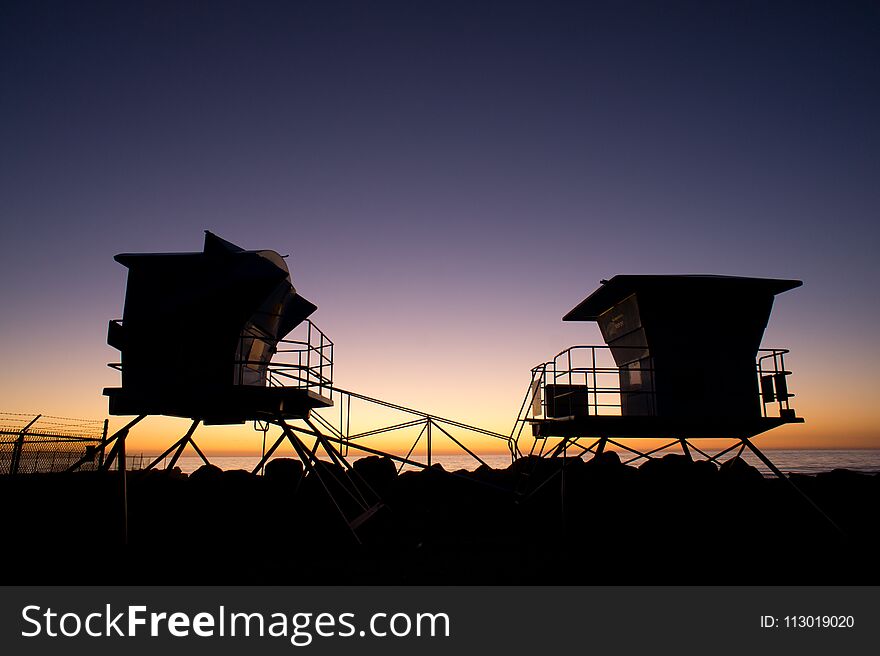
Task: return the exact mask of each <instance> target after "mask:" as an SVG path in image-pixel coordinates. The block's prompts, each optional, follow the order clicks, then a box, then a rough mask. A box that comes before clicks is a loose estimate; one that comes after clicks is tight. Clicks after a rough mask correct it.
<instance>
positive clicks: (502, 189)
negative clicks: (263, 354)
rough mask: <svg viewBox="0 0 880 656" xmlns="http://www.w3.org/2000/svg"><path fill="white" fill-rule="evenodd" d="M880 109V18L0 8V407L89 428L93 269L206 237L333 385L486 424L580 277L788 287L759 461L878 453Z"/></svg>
mask: <svg viewBox="0 0 880 656" xmlns="http://www.w3.org/2000/svg"><path fill="white" fill-rule="evenodd" d="M878 117H880V5H878V4H877V3H876V2H867V1H865V2H803V1H798V2H706V1H700V2H636V1H634V0H633V1H628V0H617V1H609V2H582V3H576V2H570V1H565V2H553V1H549V0H540V1H535V2H515V1H511V0H505V1H498V2H490V1H485V0H483V1H479V2H475V1H474V0H469V1H457V0H443V1H417V0H408V1H401V2H385V1H376V2H353V1H352V2H334V1H332V0H314V1H311V2H296V1H290V2H208V3H206V2H185V1H179V0H178V1H174V2H143V3H141V2H32V1H26V2H10V1H6V2H3V3H2V5H0V144H2V146H0V221H2V232H0V235H2V246H3V256H2V258H0V300H2V309H0V362H2V369H0V411H5V412H34V413H36V412H42V413H46V414H53V415H66V416H73V417H82V418H96V419H99V418H103V417H105V416H106V413H107V404H106V398H105V397H103V396H102V395H101V389H102V388H103V387H105V386H113V385H117V384H118V374H117V373H116V372H114V371H112V370H110V369H108V368H107V367H106V363H108V362H111V361H114V360H116V359H117V358H118V353H117V352H116V351H115V350H113V349H111V348H110V347H108V346H107V345H106V326H107V321H108V320H109V319H112V318H117V317H120V316H121V314H122V302H123V295H124V289H125V275H126V270H125V269H124V268H123V267H122V266H120V265H119V264H117V263H116V262H114V261H113V255H115V254H116V253H120V252H138V251H142V252H150V251H196V250H200V249H201V246H202V240H203V230H205V229H208V230H211V231H212V232H215V233H217V234H219V235H220V236H222V237H224V238H226V239H229V240H230V241H233V242H235V243H238V244H239V245H241V246H243V247H245V248H252V249H260V248H269V249H274V250H277V251H279V252H280V253H282V254H288V253H289V254H290V257H289V259H288V264H289V266H290V268H291V271H292V274H293V279H294V284H295V286H296V287H297V289H298V291H300V293H302V294H303V295H304V296H305V297H306V298H308V299H309V300H311V301H313V302H314V303H315V304H316V305H318V308H319V309H318V311H317V312H316V313H315V315H314V316H313V317H312V318H313V319H314V320H315V322H316V323H317V324H318V325H319V326H320V327H321V328H322V329H323V330H324V331H325V332H326V333H327V334H328V335H329V336H330V337H331V339H333V340H334V342H335V343H336V379H337V383H338V384H339V385H340V386H341V387H344V388H348V389H353V390H356V391H359V392H362V393H364V394H368V395H371V396H377V397H380V398H383V399H388V400H390V401H394V402H397V403H401V404H404V405H408V406H412V407H416V408H420V409H424V410H428V411H432V412H435V413H438V414H440V415H445V416H448V417H451V418H454V419H459V420H461V421H465V422H468V423H473V424H478V425H481V426H485V427H486V428H489V429H493V430H498V431H501V432H505V433H506V432H509V430H510V428H511V425H512V423H513V420H514V418H515V415H516V411H517V409H518V407H519V403H520V401H521V400H522V397H523V395H524V393H525V390H526V386H527V384H528V376H529V369H530V368H531V367H532V366H534V365H536V364H538V363H539V362H541V361H544V360H546V359H548V358H550V357H552V356H553V355H554V354H555V353H557V352H558V351H560V350H562V349H563V348H565V347H567V346H569V345H572V344H578V343H580V344H592V343H601V341H602V340H601V337H600V335H599V332H598V329H596V328H595V326H594V325H592V324H578V323H563V322H562V320H561V319H562V316H563V314H565V313H566V312H567V311H568V310H570V309H571V308H572V307H574V305H576V304H577V303H578V302H579V301H580V300H582V299H583V298H584V297H585V296H586V295H587V294H589V293H590V292H591V291H593V290H594V289H595V288H596V287H597V285H598V283H599V280H600V279H602V278H610V277H612V276H613V275H615V274H619V273H633V274H635V273H717V274H728V275H744V276H764V277H780V278H796V279H800V280H803V281H804V286H803V287H802V288H799V289H796V290H793V291H791V292H788V293H786V294H783V295H781V296H779V297H777V300H776V305H775V308H774V313H773V316H772V318H771V321H770V325H769V327H768V330H767V332H766V334H765V339H764V345H765V346H767V347H784V348H790V349H791V356H790V359H789V360H788V362H787V364H789V365H790V367H791V368H792V369H793V370H794V376H793V377H792V380H791V383H790V385H791V390H792V391H793V392H794V393H795V394H796V395H797V396H796V398H795V399H794V400H793V407H795V408H796V409H797V411H798V414H799V415H801V416H803V417H805V418H806V423H805V424H803V425H794V426H789V427H785V428H782V429H779V430H777V431H774V432H773V433H772V434H768V435H767V436H765V437H763V438H761V439H760V441H759V444H761V445H763V446H766V447H769V448H773V447H806V448H835V447H841V448H843V447H880V404H878V402H877V391H878V382H877V376H878V372H880V346H878V325H880V303H878V289H880V257H878V246H880V120H878ZM169 328H173V329H175V330H186V321H185V318H183V319H182V322H181V324H180V325H179V326H173V327H169ZM112 422H113V425H116V426H118V425H120V424H121V421H120V418H112ZM186 423H187V422H186V421H185V420H184V421H181V420H167V419H165V420H163V419H150V420H148V421H146V422H145V423H144V427H143V429H140V428H139V429H138V431H137V432H136V433H133V438H135V439H137V440H139V441H138V442H133V444H134V446H133V447H132V448H133V449H134V450H144V451H147V452H155V451H156V449H157V448H159V447H162V446H164V445H165V444H167V443H170V441H172V440H173V439H176V437H178V436H179V434H180V433H182V432H183V431H184V430H185V428H186ZM201 444H202V445H203V446H205V447H206V448H207V449H208V450H210V451H212V452H217V453H220V452H226V453H228V452H239V451H253V450H254V449H258V448H259V438H258V436H256V434H254V433H253V431H252V430H251V429H250V427H237V428H234V429H212V430H210V431H207V432H205V434H204V437H203V441H202V442H201ZM486 448H488V447H486ZM495 448H496V450H497V446H496V447H495Z"/></svg>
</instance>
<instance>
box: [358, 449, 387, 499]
mask: <svg viewBox="0 0 880 656" xmlns="http://www.w3.org/2000/svg"><path fill="white" fill-rule="evenodd" d="M352 467H353V468H354V475H351V477H352V480H354V481H355V483H359V482H360V481H361V480H362V481H363V482H364V483H366V484H367V485H369V486H370V488H372V490H373V491H374V492H376V493H377V494H378V495H379V496H382V495H383V494H384V493H385V491H386V490H387V489H388V487H389V486H390V485H392V484H393V483H394V480H395V479H396V478H397V467H396V466H395V464H394V461H393V460H391V458H388V457H382V458H380V457H379V456H367V457H365V458H360V459H358V460H355V461H354V463H353V464H352Z"/></svg>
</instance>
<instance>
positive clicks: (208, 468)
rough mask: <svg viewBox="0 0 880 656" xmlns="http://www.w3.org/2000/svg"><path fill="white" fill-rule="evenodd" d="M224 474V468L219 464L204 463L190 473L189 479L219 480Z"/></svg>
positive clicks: (198, 480)
mask: <svg viewBox="0 0 880 656" xmlns="http://www.w3.org/2000/svg"><path fill="white" fill-rule="evenodd" d="M221 476H223V470H222V469H220V468H219V467H218V466H217V465H202V466H201V467H199V468H198V469H196V470H195V471H194V472H193V473H192V474H190V475H189V480H191V481H193V482H194V483H202V482H204V481H215V480H219V479H220V477H221Z"/></svg>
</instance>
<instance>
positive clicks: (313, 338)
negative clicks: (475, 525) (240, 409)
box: [235, 319, 333, 398]
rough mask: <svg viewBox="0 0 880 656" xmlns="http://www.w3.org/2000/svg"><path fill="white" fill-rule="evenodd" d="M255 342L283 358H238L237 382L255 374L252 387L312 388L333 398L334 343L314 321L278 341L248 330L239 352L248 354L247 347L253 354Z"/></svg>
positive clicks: (240, 344)
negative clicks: (249, 374)
mask: <svg viewBox="0 0 880 656" xmlns="http://www.w3.org/2000/svg"><path fill="white" fill-rule="evenodd" d="M253 342H260V343H261V344H262V346H263V347H264V348H267V349H268V350H269V351H270V353H271V354H272V356H275V355H280V360H279V361H267V360H263V359H259V360H252V359H248V358H240V359H237V360H235V366H236V368H237V371H236V380H237V381H244V380H246V379H247V374H248V373H249V372H251V373H253V374H255V375H256V377H255V379H254V380H255V383H251V384H259V385H268V386H269V387H297V388H303V389H312V390H314V391H316V392H317V393H318V394H321V395H322V396H328V397H331V398H332V392H333V342H332V341H331V340H330V338H329V337H327V335H326V334H324V332H323V331H322V330H321V329H320V328H318V327H317V326H316V325H315V324H314V323H313V322H312V321H311V320H309V319H306V320H305V321H304V322H303V323H302V324H300V326H298V327H297V329H295V331H294V338H291V339H282V340H278V341H277V342H276V341H275V340H274V339H272V338H270V337H267V336H265V335H262V334H260V333H259V332H258V331H256V330H254V329H250V330H246V331H245V332H244V333H242V335H241V336H240V337H239V346H238V350H237V353H239V354H242V353H244V352H245V350H246V349H245V345H246V344H247V345H251V348H248V349H247V351H248V352H252V343H253Z"/></svg>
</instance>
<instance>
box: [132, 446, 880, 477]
mask: <svg viewBox="0 0 880 656" xmlns="http://www.w3.org/2000/svg"><path fill="white" fill-rule="evenodd" d="M670 453H675V452H674V451H670ZM764 453H765V454H766V455H767V457H768V458H770V460H771V461H772V462H773V463H774V464H775V465H776V466H777V467H779V469H781V470H782V471H783V472H786V473H789V472H791V473H798V474H816V473H819V472H826V471H831V470H832V469H852V470H854V471H861V472H869V473H878V472H880V449H851V450H814V451H811V450H797V451H795V450H782V449H776V450H771V449H767V450H765V451H764ZM657 455H662V454H657ZM731 455H732V454H731ZM209 457H210V456H209ZM481 457H482V458H483V460H484V461H485V462H486V464H488V465H489V466H490V467H493V468H496V469H503V468H505V467H507V466H508V465H509V464H510V456H509V455H487V456H481ZM744 457H745V460H746V461H747V462H749V463H750V464H752V465H754V466H756V467H757V468H758V469H760V470H761V471H762V472H763V473H764V474H765V475H766V474H769V473H770V472H769V471H768V469H767V468H766V467H765V466H764V465H763V464H762V463H761V462H760V461H758V460H757V458H755V457H754V456H753V455H752V454H750V453H746V454H744ZM145 459H146V456H145ZM355 459H356V458H355ZM259 460H260V459H259V457H257V456H219V457H214V458H211V462H212V464H215V465H217V466H218V467H220V468H221V469H246V470H248V471H250V470H252V469H253V468H254V467H256V465H257V463H258V462H259ZM434 462H439V463H440V464H442V465H443V467H444V468H445V469H447V470H449V471H454V470H457V469H468V470H472V469H476V468H477V467H478V466H479V463H478V462H476V461H475V460H474V459H473V458H471V457H470V456H468V455H464V454H463V455H438V456H434ZM635 464H638V463H635ZM201 465H202V461H201V459H200V458H199V457H198V456H183V457H181V458H180V460H179V461H178V466H179V467H180V469H181V470H182V471H183V472H185V473H191V472H193V471H195V470H196V469H198V468H199V467H200V466H201Z"/></svg>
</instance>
